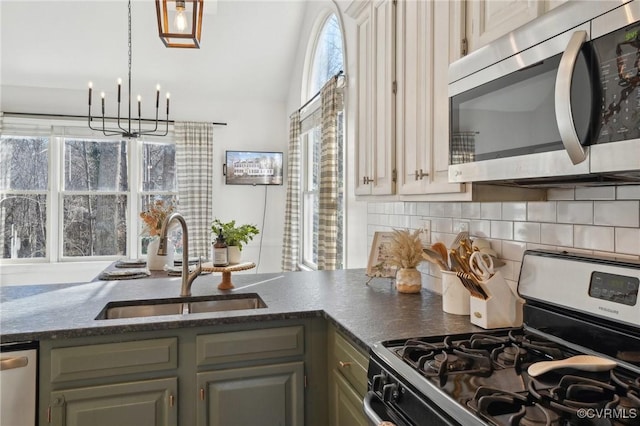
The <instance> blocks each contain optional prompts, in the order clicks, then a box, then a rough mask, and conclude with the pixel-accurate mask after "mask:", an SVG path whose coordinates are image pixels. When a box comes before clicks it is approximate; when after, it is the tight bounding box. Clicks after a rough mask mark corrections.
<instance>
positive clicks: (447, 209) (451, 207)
mask: <svg viewBox="0 0 640 426" xmlns="http://www.w3.org/2000/svg"><path fill="white" fill-rule="evenodd" d="M443 204H444V216H447V217H461V216H462V205H461V204H460V203H443Z"/></svg>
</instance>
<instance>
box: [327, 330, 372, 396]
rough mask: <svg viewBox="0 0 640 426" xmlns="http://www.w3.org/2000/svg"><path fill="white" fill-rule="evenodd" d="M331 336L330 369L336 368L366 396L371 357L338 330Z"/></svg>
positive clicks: (361, 394)
mask: <svg viewBox="0 0 640 426" xmlns="http://www.w3.org/2000/svg"><path fill="white" fill-rule="evenodd" d="M331 334H332V337H331V346H330V350H331V353H330V354H329V371H331V370H332V369H336V370H337V371H339V372H340V373H341V374H342V376H343V377H344V378H345V379H346V380H347V381H348V382H349V384H350V385H351V386H353V388H354V389H355V390H356V392H358V393H359V394H360V396H364V394H365V393H367V366H368V364H369V359H368V357H367V356H366V355H364V354H363V353H362V352H360V351H359V350H358V349H356V348H355V347H354V346H353V345H352V344H351V343H349V341H348V340H347V339H345V338H344V337H343V336H342V335H340V333H338V332H337V331H333V332H332V333H331Z"/></svg>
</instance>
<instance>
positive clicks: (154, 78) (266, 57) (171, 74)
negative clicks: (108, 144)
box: [0, 0, 306, 102]
mask: <svg viewBox="0 0 640 426" xmlns="http://www.w3.org/2000/svg"><path fill="white" fill-rule="evenodd" d="M208 4H209V6H210V8H209V9H208V8H207V5H208ZM305 7H306V0H288V1H270V0H253V1H249V0H219V1H217V2H216V3H215V4H214V3H213V2H212V1H211V0H205V1H204V13H205V14H204V20H203V28H202V40H201V48H200V49H168V48H166V47H164V45H163V43H162V42H161V40H160V38H159V37H158V28H157V24H156V11H155V2H154V1H153V0H134V1H133V4H132V46H133V61H132V63H133V70H132V80H133V81H132V86H133V87H132V92H133V93H132V94H133V96H134V97H135V96H136V95H137V94H138V93H140V94H142V96H143V102H144V99H151V98H153V97H154V92H155V86H156V84H157V83H159V84H160V85H161V86H162V91H163V92H164V91H169V92H171V97H172V98H175V97H177V96H180V97H181V98H184V97H186V96H189V97H193V96H201V97H212V98H214V99H217V100H221V99H226V100H265V101H283V100H284V99H285V98H286V96H287V92H288V89H289V86H290V79H291V70H292V68H293V66H292V64H293V61H294V59H295V57H296V50H297V48H298V43H299V34H300V31H301V23H302V21H303V19H304V11H305ZM211 9H214V10H211ZM0 16H1V25H0V28H1V33H0V50H1V57H0V58H1V61H0V63H1V69H0V78H1V80H0V82H1V83H2V85H3V86H26V87H36V88H56V89H68V90H79V89H82V90H86V88H87V83H88V82H89V81H92V82H93V85H94V96H95V98H94V102H96V101H97V99H98V98H97V96H99V95H98V93H99V92H100V91H102V90H104V91H105V92H107V96H115V91H116V80H117V78H118V77H121V78H122V79H123V81H124V82H126V81H127V2H126V1H125V0H109V1H105V0H102V1H97V0H75V1H74V0H66V1H59V0H39V1H33V0H18V1H16V0H0ZM125 84H126V83H125ZM125 89H126V85H125V86H124V87H123V90H125ZM111 99H113V98H111Z"/></svg>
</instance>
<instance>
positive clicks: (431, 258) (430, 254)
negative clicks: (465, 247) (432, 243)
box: [422, 248, 449, 271]
mask: <svg viewBox="0 0 640 426" xmlns="http://www.w3.org/2000/svg"><path fill="white" fill-rule="evenodd" d="M422 258H423V259H424V260H426V261H427V262H431V263H433V264H434V265H436V266H438V267H439V268H440V269H441V270H443V271H448V270H449V267H448V266H447V265H446V264H445V263H444V261H443V260H442V258H441V257H440V253H438V252H436V251H434V250H431V249H428V248H423V249H422Z"/></svg>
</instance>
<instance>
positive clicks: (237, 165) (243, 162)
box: [224, 151, 283, 185]
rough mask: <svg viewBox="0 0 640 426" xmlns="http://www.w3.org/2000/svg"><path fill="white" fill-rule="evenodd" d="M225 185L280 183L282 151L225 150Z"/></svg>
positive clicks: (281, 178)
mask: <svg viewBox="0 0 640 426" xmlns="http://www.w3.org/2000/svg"><path fill="white" fill-rule="evenodd" d="M224 175H225V183H226V184H227V185H282V180H283V177H282V176H283V172H282V152H263V151H227V152H226V155H225V165H224Z"/></svg>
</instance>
